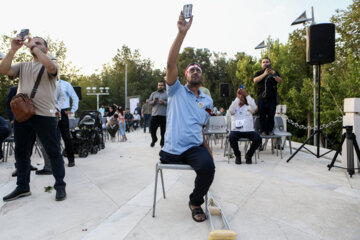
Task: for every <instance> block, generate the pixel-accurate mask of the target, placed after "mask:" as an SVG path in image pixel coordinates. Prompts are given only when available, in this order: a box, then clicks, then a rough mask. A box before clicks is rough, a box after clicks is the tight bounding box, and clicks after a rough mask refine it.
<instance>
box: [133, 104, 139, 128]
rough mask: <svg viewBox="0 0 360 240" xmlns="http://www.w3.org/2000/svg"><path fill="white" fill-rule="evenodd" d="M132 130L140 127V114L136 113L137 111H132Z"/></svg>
mask: <svg viewBox="0 0 360 240" xmlns="http://www.w3.org/2000/svg"><path fill="white" fill-rule="evenodd" d="M133 122H134V129H135V130H136V128H138V127H139V126H140V114H139V113H138V111H137V110H136V109H135V111H134V121H133Z"/></svg>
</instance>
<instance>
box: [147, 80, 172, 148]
mask: <svg viewBox="0 0 360 240" xmlns="http://www.w3.org/2000/svg"><path fill="white" fill-rule="evenodd" d="M167 97H168V96H167V93H166V90H165V83H164V82H163V81H159V82H158V85H157V91H155V92H153V93H152V94H151V95H150V98H149V104H150V106H152V112H151V116H152V117H151V122H150V131H151V139H152V141H151V144H150V146H151V147H154V146H155V143H156V142H157V140H158V138H157V137H156V132H157V129H158V128H159V126H160V134H161V140H160V146H161V147H163V146H164V135H165V129H166V107H167Z"/></svg>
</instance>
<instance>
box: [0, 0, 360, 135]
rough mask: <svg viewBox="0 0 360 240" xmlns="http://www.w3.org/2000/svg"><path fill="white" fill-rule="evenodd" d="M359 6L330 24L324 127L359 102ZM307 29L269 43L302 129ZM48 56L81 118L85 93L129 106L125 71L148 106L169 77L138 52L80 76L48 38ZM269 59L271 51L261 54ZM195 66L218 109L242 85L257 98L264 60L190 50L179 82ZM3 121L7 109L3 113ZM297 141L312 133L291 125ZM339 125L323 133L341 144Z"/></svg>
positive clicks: (285, 99) (309, 95) (5, 45)
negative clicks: (332, 55)
mask: <svg viewBox="0 0 360 240" xmlns="http://www.w3.org/2000/svg"><path fill="white" fill-rule="evenodd" d="M359 9H360V0H354V1H353V3H352V4H351V5H350V6H349V7H348V8H347V9H346V10H337V11H336V13H335V15H334V16H333V17H332V18H331V21H332V22H333V23H335V24H336V31H337V36H338V38H337V39H336V60H335V62H334V63H331V64H326V65H324V66H322V67H321V124H324V123H328V122H330V121H332V120H335V119H337V118H338V117H339V116H341V115H343V101H344V98H350V97H359V96H360V88H359V87H358V86H360V41H359V39H360V11H359ZM305 27H306V25H304V28H301V29H297V30H294V31H293V32H292V33H290V34H289V38H288V41H287V42H286V43H280V42H279V40H274V39H270V46H271V65H272V68H273V69H275V70H276V71H278V72H279V73H280V75H281V77H282V79H283V82H282V83H280V84H278V93H279V101H280V104H285V105H287V115H288V117H289V118H290V119H292V120H294V121H295V122H298V123H299V124H303V125H308V126H312V119H313V117H314V116H313V97H314V96H313V92H314V89H315V90H316V89H317V87H318V85H317V84H315V85H314V83H313V66H311V65H308V64H306V28H305ZM16 34H17V32H16V31H14V32H12V33H11V34H9V36H3V37H2V42H1V40H0V51H1V52H3V53H5V54H6V53H7V51H8V49H9V47H10V39H11V38H12V37H13V36H15V35H16ZM46 40H47V41H48V43H49V48H50V52H51V53H52V54H53V55H54V56H55V57H56V58H57V59H58V60H57V62H58V64H59V66H60V71H61V78H62V79H64V80H68V81H70V82H71V84H72V85H73V86H80V87H81V88H82V96H83V100H82V101H80V105H79V110H78V114H79V113H81V111H83V110H89V109H96V100H95V98H96V96H87V95H86V87H97V88H99V87H110V95H109V96H101V97H100V104H104V105H108V104H113V103H116V104H117V105H120V106H124V105H125V97H124V93H125V69H126V66H127V83H128V96H140V98H141V101H145V99H146V98H148V97H149V96H150V94H151V92H153V91H155V90H156V88H157V82H158V81H163V80H164V77H165V71H164V70H159V69H154V66H153V64H152V62H151V61H150V59H143V58H142V57H141V55H140V52H139V50H133V51H132V50H131V49H130V48H129V47H127V46H122V48H121V49H118V50H117V52H116V53H115V55H114V57H113V58H112V62H111V63H110V64H104V65H103V68H102V70H101V72H100V73H99V74H92V75H90V76H82V75H79V73H78V69H77V68H76V67H74V66H73V65H72V63H71V62H70V61H68V59H67V56H66V54H67V49H66V46H65V44H64V43H63V42H62V41H57V40H52V39H51V38H49V37H47V38H46ZM262 56H267V51H266V50H264V51H263V52H262ZM30 60H31V55H30V53H29V51H28V50H27V49H26V48H23V49H21V50H20V51H19V52H18V53H17V54H16V56H15V59H14V63H16V62H20V61H30ZM192 62H197V63H199V64H200V65H201V68H202V70H203V79H204V87H206V88H208V89H209V90H210V92H211V95H212V98H213V100H214V105H215V106H216V107H218V108H219V107H225V108H227V107H228V106H229V104H230V102H231V101H232V100H233V99H234V98H235V95H236V94H235V93H236V90H237V88H238V87H239V86H240V85H241V84H243V85H244V86H245V88H246V89H247V91H248V92H249V94H250V95H251V96H253V97H254V98H255V99H256V98H257V91H256V90H257V89H256V84H254V82H253V77H254V74H255V73H256V72H257V71H259V70H260V69H261V65H260V59H256V58H254V57H252V56H249V55H247V54H246V53H244V52H239V53H237V54H236V55H235V56H233V57H229V56H227V55H226V54H225V53H216V52H211V51H210V50H209V49H206V48H203V49H195V48H192V47H186V48H184V50H183V51H182V52H181V53H180V54H179V58H178V60H177V67H178V71H179V79H180V81H181V82H182V84H185V81H184V71H185V69H186V67H187V66H188V64H189V63H192ZM0 80H1V81H2V84H1V85H0V94H1V95H0V104H2V106H5V101H6V95H7V91H8V88H9V87H10V86H12V85H15V84H17V82H16V80H10V79H7V78H6V77H4V76H0ZM220 83H229V84H230V97H229V98H228V99H224V98H222V97H221V96H220ZM0 111H1V112H0V113H1V114H2V115H4V108H1V110H0ZM288 127H289V130H290V131H291V132H292V133H293V136H294V140H299V141H301V140H304V139H305V138H306V137H307V136H308V134H310V132H306V131H305V130H299V129H296V128H293V127H292V126H291V125H288ZM340 127H341V124H338V125H336V126H334V127H332V128H328V129H325V132H326V133H327V134H328V135H329V137H330V138H331V139H337V140H338V135H339V129H340Z"/></svg>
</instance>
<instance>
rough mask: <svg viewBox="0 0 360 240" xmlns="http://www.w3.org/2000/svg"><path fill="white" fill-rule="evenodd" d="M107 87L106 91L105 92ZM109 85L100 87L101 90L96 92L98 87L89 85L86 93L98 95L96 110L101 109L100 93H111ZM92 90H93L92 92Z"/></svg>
mask: <svg viewBox="0 0 360 240" xmlns="http://www.w3.org/2000/svg"><path fill="white" fill-rule="evenodd" d="M104 89H105V92H104ZM109 89H110V88H109V87H105V88H104V87H99V90H100V92H96V87H87V88H86V90H87V93H86V95H96V110H97V111H99V96H100V95H110V93H109ZM91 91H92V92H91Z"/></svg>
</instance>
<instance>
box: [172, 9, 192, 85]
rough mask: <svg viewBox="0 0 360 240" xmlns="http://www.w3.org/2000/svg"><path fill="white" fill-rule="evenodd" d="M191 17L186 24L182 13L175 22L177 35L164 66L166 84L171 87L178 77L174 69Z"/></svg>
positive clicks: (176, 70) (175, 68)
mask: <svg viewBox="0 0 360 240" xmlns="http://www.w3.org/2000/svg"><path fill="white" fill-rule="evenodd" d="M192 20H193V17H191V18H190V20H189V21H188V22H187V21H186V20H185V17H184V14H183V12H181V13H180V16H179V20H178V22H177V27H178V30H179V31H178V34H177V35H176V38H175V41H174V43H173V44H172V46H171V48H170V52H169V56H168V60H167V66H166V83H167V84H168V85H169V86H171V85H173V84H174V83H175V81H176V79H177V77H178V69H177V67H176V60H177V58H178V55H179V51H180V48H181V45H182V43H183V41H184V38H185V36H186V33H187V31H188V30H189V29H190V26H191V23H192Z"/></svg>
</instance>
